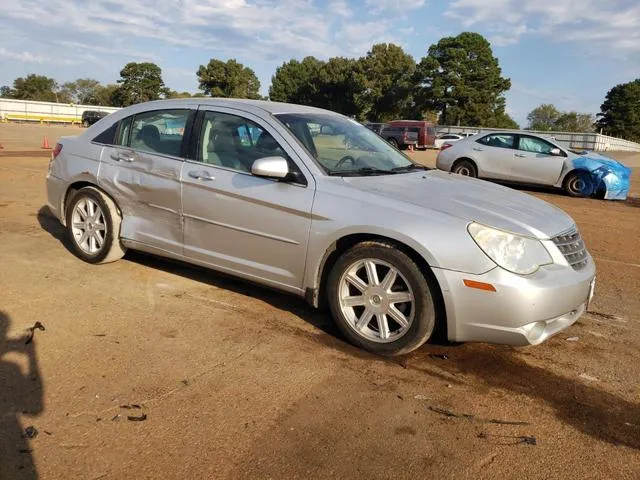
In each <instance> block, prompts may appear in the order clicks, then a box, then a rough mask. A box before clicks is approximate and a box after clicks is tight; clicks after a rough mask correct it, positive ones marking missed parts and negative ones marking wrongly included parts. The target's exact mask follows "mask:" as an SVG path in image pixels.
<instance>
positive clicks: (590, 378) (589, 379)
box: [578, 373, 598, 382]
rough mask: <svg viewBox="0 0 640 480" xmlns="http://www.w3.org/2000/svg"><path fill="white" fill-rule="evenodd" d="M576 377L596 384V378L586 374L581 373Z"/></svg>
mask: <svg viewBox="0 0 640 480" xmlns="http://www.w3.org/2000/svg"><path fill="white" fill-rule="evenodd" d="M578 377H580V378H582V379H583V380H588V381H590V382H597V381H598V378H597V377H592V376H591V375H589V374H586V373H581V374H580V375H578Z"/></svg>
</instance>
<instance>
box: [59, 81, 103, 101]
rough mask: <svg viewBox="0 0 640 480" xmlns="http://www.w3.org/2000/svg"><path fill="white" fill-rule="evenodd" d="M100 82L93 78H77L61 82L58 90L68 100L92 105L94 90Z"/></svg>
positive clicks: (98, 86)
mask: <svg viewBox="0 0 640 480" xmlns="http://www.w3.org/2000/svg"><path fill="white" fill-rule="evenodd" d="M99 88H100V82H99V81H98V80H94V79H93V78H79V79H77V80H75V81H73V82H66V83H64V84H62V87H61V88H60V91H61V92H62V93H63V94H64V95H65V96H66V97H67V98H69V100H70V102H73V103H76V104H80V105H93V104H94V103H95V95H96V91H97V90H98V89H99Z"/></svg>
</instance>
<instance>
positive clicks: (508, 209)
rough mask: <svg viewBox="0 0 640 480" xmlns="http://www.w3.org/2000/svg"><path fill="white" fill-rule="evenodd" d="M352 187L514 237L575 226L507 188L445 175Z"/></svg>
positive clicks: (355, 180)
mask: <svg viewBox="0 0 640 480" xmlns="http://www.w3.org/2000/svg"><path fill="white" fill-rule="evenodd" d="M344 181H345V182H347V183H348V184H349V185H350V186H351V187H353V188H356V189H358V190H360V191H363V192H368V193H372V194H375V195H376V196H377V197H385V198H388V199H392V200H394V201H399V202H404V203H408V204H412V205H415V206H419V207H421V208H423V209H424V210H425V212H428V211H429V210H435V211H438V212H441V213H445V214H448V215H451V216H455V217H457V218H460V219H463V220H466V221H469V222H472V221H475V222H478V223H481V224H483V225H487V226H490V227H494V228H499V229H502V230H506V231H509V232H513V233H517V234H521V235H527V236H532V237H537V238H540V239H546V238H552V237H554V236H556V235H558V234H559V233H561V232H565V231H567V230H569V229H570V228H572V227H573V226H574V225H575V222H574V221H573V219H572V218H571V217H570V216H569V215H567V214H566V213H565V212H563V211H562V210H560V209H559V208H557V207H555V206H553V205H551V204H549V203H547V202H544V201H542V200H539V199H537V198H535V197H533V196H531V195H527V194H524V193H521V192H518V191H516V190H512V189H510V188H507V187H503V186H501V185H496V184H494V183H489V182H485V181H483V180H477V179H475V178H469V177H464V176H461V175H456V174H452V173H447V172H442V171H439V170H429V171H425V172H416V173H409V174H397V175H379V176H368V177H345V178H344Z"/></svg>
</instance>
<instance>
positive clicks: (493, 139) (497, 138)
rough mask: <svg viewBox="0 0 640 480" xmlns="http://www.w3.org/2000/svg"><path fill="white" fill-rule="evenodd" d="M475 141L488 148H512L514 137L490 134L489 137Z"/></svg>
mask: <svg viewBox="0 0 640 480" xmlns="http://www.w3.org/2000/svg"><path fill="white" fill-rule="evenodd" d="M476 141H477V142H478V143H481V144H483V145H487V146H488V147H498V148H513V146H514V144H515V135H510V134H505V133H492V134H491V135H487V136H486V137H482V138H479V139H478V140H476Z"/></svg>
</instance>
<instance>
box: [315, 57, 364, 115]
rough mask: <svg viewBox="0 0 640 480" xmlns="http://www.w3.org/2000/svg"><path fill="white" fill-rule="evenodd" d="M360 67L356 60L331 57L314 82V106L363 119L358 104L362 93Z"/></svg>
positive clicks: (360, 107) (359, 104)
mask: <svg viewBox="0 0 640 480" xmlns="http://www.w3.org/2000/svg"><path fill="white" fill-rule="evenodd" d="M360 67H361V64H360V62H359V61H358V60H355V59H353V58H345V57H333V58H330V59H329V61H328V62H326V63H324V64H323V65H322V68H321V69H320V72H319V76H318V79H317V80H316V81H317V82H318V83H317V85H316V86H315V88H316V89H317V92H318V95H317V98H316V103H315V106H318V107H322V108H326V109H328V110H333V111H335V112H339V113H342V114H343V115H348V116H355V117H358V118H360V119H364V118H363V111H362V105H361V102H360V98H361V96H362V94H363V92H364V85H363V82H362V80H361V78H362V70H361V68H360Z"/></svg>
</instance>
